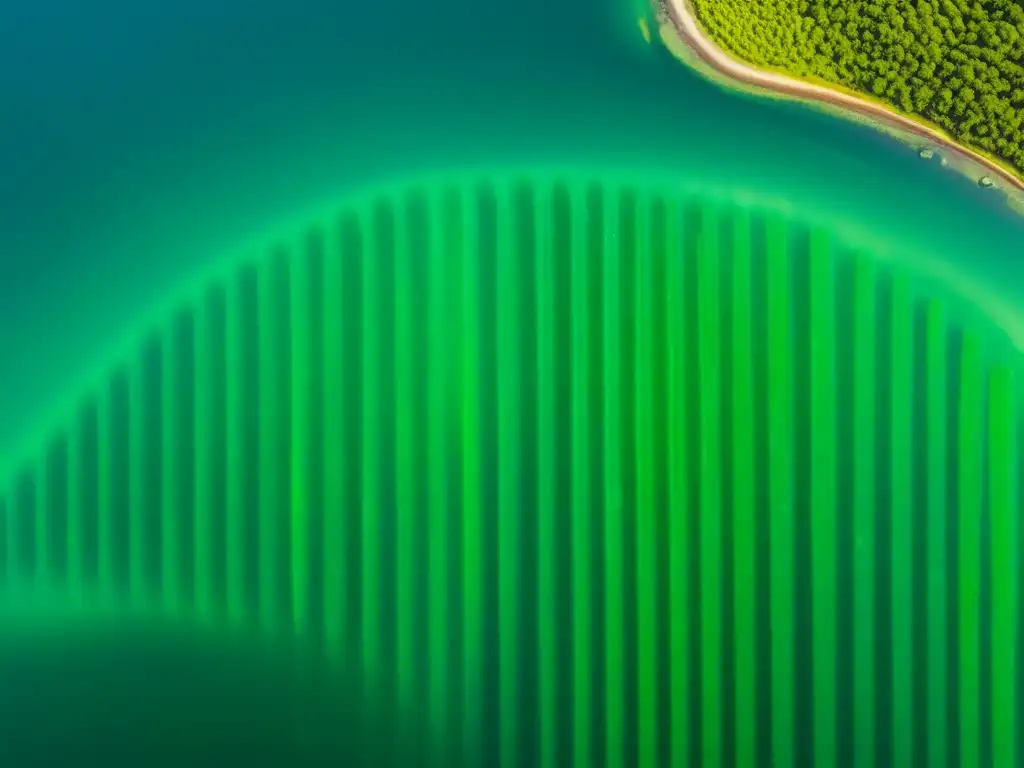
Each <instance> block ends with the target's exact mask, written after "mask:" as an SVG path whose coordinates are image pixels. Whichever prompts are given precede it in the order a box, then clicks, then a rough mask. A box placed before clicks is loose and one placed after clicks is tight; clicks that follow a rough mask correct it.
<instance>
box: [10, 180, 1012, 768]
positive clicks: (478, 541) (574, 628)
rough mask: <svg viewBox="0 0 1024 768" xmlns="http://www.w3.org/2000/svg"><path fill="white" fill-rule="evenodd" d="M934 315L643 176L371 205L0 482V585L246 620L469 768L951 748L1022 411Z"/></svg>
mask: <svg viewBox="0 0 1024 768" xmlns="http://www.w3.org/2000/svg"><path fill="white" fill-rule="evenodd" d="M974 309H975V310H976V311H973V312H972V311H970V310H969V308H968V309H966V310H965V309H964V301H963V300H962V298H960V297H958V296H956V295H955V293H954V291H953V290H952V288H951V287H949V286H946V287H943V286H942V285H941V284H939V283H938V282H936V281H935V280H932V279H930V278H928V277H927V276H923V275H920V274H918V273H917V272H915V271H914V270H913V269H911V268H909V267H908V266H907V265H905V264H902V263H901V262H900V261H898V260H896V259H880V258H877V255H876V254H873V253H870V252H866V251H864V250H862V249H860V248H858V247H857V244H855V243H850V242H846V241H844V240H843V238H841V237H838V236H836V235H835V234H833V233H830V232H829V231H828V230H826V229H822V228H820V227H817V226H815V224H814V223H813V222H802V221H800V220H797V219H793V218H790V217H787V216H784V215H783V214H781V213H779V212H778V211H775V210H773V209H771V208H770V207H767V206H760V205H757V204H754V203H747V202H740V201H737V200H733V199H729V198H725V197H723V198H718V199H712V198H710V197H707V196H701V195H699V194H695V193H692V192H689V191H686V190H681V189H678V188H675V187H673V186H672V185H669V184H666V185H661V186H659V185H656V184H649V183H632V182H630V181H629V179H628V178H626V179H623V178H619V177H616V176H613V175H607V176H602V175H600V174H597V175H595V176H594V177H592V178H591V177H588V178H582V177H577V176H573V175H563V176H546V175H542V174H534V175H530V176H524V177H521V178H519V177H508V178H480V179H466V180H462V181H458V180H454V181H447V182H444V183H442V182H437V183H434V182H429V181H423V182H418V183H416V184H412V185H409V186H402V187H395V188H388V189H381V190H377V191H376V192H374V193H373V194H370V195H367V196H365V197H363V198H359V199H352V200H349V201H347V202H344V203H343V204H341V205H339V206H338V207H337V208H336V209H335V210H334V211H332V212H330V213H329V214H328V215H324V216H317V217H312V218H311V220H310V221H309V222H308V223H307V225H306V226H304V227H303V228H301V230H300V231H299V232H298V233H297V234H295V236H293V237H284V238H281V239H279V240H276V241H274V242H268V243H266V245H265V247H262V248H259V249H257V250H256V251H254V252H252V253H250V254H247V257H246V258H243V259H240V260H233V261H231V262H230V263H229V264H228V265H227V267H226V268H225V269H222V270H221V271H219V272H218V273H216V274H215V275H213V276H212V277H211V278H210V279H209V280H204V281H203V282H202V283H201V284H200V285H198V286H197V287H196V290H195V291H194V292H193V293H192V294H191V295H189V296H186V297H182V298H181V300H180V301H179V302H176V303H175V304H174V305H173V311H170V312H168V313H167V314H166V316H163V317H160V318H157V320H156V322H155V323H154V324H153V326H152V330H149V331H147V332H146V333H144V334H142V335H141V336H140V338H139V343H138V345H137V347H135V348H133V349H131V350H130V351H129V352H127V353H126V354H125V355H124V357H123V358H122V359H119V360H117V361H115V363H114V364H112V365H111V366H109V369H108V370H104V374H103V376H102V377H101V380H100V382H99V383H98V385H97V387H96V388H95V389H94V390H92V391H90V392H84V393H81V394H82V398H81V399H80V400H78V401H76V404H75V407H74V408H73V409H72V412H71V413H70V414H69V415H68V417H67V419H65V421H64V422H62V423H60V424H58V425H57V426H56V428H54V429H53V430H47V431H45V433H44V434H43V439H42V440H41V441H40V442H39V443H38V445H37V446H35V447H34V448H32V447H30V448H28V449H26V454H25V455H24V457H23V459H24V460H23V462H22V463H21V464H19V465H17V466H13V467H9V468H8V469H9V470H11V473H10V478H11V479H10V483H9V485H8V486H7V490H6V492H5V494H4V495H3V496H2V497H0V521H2V525H0V574H2V582H0V584H2V594H3V595H4V596H5V598H6V599H7V600H8V602H10V601H15V602H18V603H23V602H26V601H27V602H29V603H31V601H32V599H33V595H37V594H42V593H43V592H45V593H46V594H47V595H54V594H56V595H58V596H61V597H62V599H65V600H67V601H68V602H70V603H71V604H74V605H77V606H79V607H84V608H85V611H86V613H88V612H89V611H91V610H92V609H93V607H95V609H96V610H97V611H100V610H101V609H102V611H103V612H105V614H106V615H108V616H114V617H121V618H118V619H117V620H118V621H127V620H128V618H129V617H132V616H135V615H147V616H153V615H156V616H159V617H162V620H163V621H166V622H170V623H171V624H174V625H176V626H180V627H205V629H204V630H203V631H205V632H213V633H214V634H216V633H217V632H223V633H224V634H225V636H227V635H228V634H230V632H231V630H234V631H236V632H237V631H240V632H241V636H242V637H245V638H252V642H253V643H255V642H256V638H274V639H276V640H281V639H286V640H287V642H286V643H285V644H286V645H288V646H294V648H298V649H300V651H301V654H302V655H303V656H304V657H306V658H308V659H319V660H321V661H322V662H323V663H325V664H327V665H330V666H332V668H337V669H342V670H356V671H357V672H358V677H359V679H360V686H363V687H364V689H365V690H366V691H368V692H369V693H368V694H367V695H373V692H377V693H380V692H388V694H389V695H390V694H392V693H393V694H394V698H395V701H396V702H397V704H396V706H397V707H398V709H399V710H400V711H401V712H404V713H406V714H409V715H410V716H412V717H413V718H414V719H416V720H418V721H420V722H422V723H424V724H427V725H426V727H429V729H430V733H431V734H432V737H433V738H435V739H437V741H438V742H439V743H445V744H448V745H454V746H455V747H456V748H457V749H458V750H459V752H460V753H461V754H462V755H463V756H464V757H465V759H466V760H467V762H478V763H480V764H483V765H501V766H509V767H511V766H517V765H523V766H527V765H531V766H532V765H538V766H543V767H544V768H556V767H557V766H567V765H576V766H579V767H580V768H582V766H589V765H641V766H657V765H665V766H667V765H673V766H679V765H692V766H718V765H729V764H732V761H734V760H736V761H737V762H739V761H741V760H742V764H743V765H750V764H757V765H769V764H774V765H785V766H788V765H815V766H830V765H835V764H837V763H836V760H837V759H838V756H840V755H842V756H844V758H843V759H846V756H849V755H853V754H857V755H859V756H860V757H861V758H863V759H866V760H868V761H869V762H871V761H875V762H876V764H877V765H912V764H923V762H922V761H925V760H926V759H927V757H928V756H929V755H934V754H948V755H950V756H952V755H954V754H959V755H960V762H959V764H960V765H961V766H963V768H970V767H972V766H984V765H991V764H992V755H993V754H995V753H1001V752H1000V750H1004V749H1005V748H1006V743H1007V740H1010V741H1011V742H1012V740H1013V739H1014V738H1015V737H1014V735H1013V734H1014V732H1015V731H1017V730H1019V727H1020V723H1021V707H1020V698H1019V695H1020V692H1019V690H1018V689H1019V687H1020V684H1019V679H1020V677H1021V672H1020V670H1021V667H1020V659H1021V655H1020V650H1021V649H1020V637H1021V633H1020V632H1019V621H1020V616H1019V614H1018V601H1019V599H1020V595H1021V585H1020V579H1021V577H1020V570H1019V568H1018V565H1017V563H1018V560H1017V558H1018V557H1019V552H1020V550H1021V536H1022V533H1024V527H1022V526H1021V525H1020V515H1021V509H1022V496H1021V491H1020V489H1019V486H1018V482H1017V478H1018V476H1019V473H1020V470H1021V462H1022V459H1021V452H1020V450H1019V446H1020V445H1021V438H1022V430H1024V421H1022V417H1021V415H1022V413H1024V409H1022V408H1021V388H1020V385H1019V381H1020V379H1019V376H1018V373H1019V371H1018V369H1019V368H1020V352H1019V351H1018V350H1017V349H1016V348H1015V347H1014V346H1013V345H1012V344H1011V343H1010V342H1009V340H1008V339H1007V335H1006V333H1005V332H1004V331H1003V330H1002V329H1000V328H999V326H998V325H997V324H996V322H995V321H993V320H991V319H988V318H987V315H986V312H985V308H984V307H980V308H979V307H975V308H974ZM149 327H150V326H147V328H149ZM197 631H199V630H197ZM339 749H341V750H342V753H343V748H341V747H339ZM342 753H339V755H340V756H339V757H338V759H344V755H343V754H342ZM772 760H774V761H775V762H774V763H773V762H772Z"/></svg>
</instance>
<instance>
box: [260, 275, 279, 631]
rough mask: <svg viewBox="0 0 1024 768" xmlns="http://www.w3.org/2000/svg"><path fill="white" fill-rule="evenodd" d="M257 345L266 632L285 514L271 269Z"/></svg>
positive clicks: (272, 618) (263, 280)
mask: <svg viewBox="0 0 1024 768" xmlns="http://www.w3.org/2000/svg"><path fill="white" fill-rule="evenodd" d="M257 280H258V284H257V291H258V297H259V298H258V306H259V318H258V320H257V322H258V324H259V325H258V333H259V338H258V344H259V384H258V390H259V432H260V436H259V467H260V469H259V618H260V625H261V627H262V629H263V631H264V632H266V633H271V632H274V631H275V630H276V629H277V623H278V616H277V610H278V605H277V564H278V560H279V559H280V558H279V557H278V554H277V538H278V529H277V525H278V519H277V518H278V515H279V514H280V512H281V510H280V507H281V471H280V469H281V467H280V461H281V459H282V458H283V457H281V456H279V453H278V449H279V446H280V443H281V417H280V408H281V402H280V391H279V390H280V387H279V386H278V369H279V367H280V365H281V359H280V358H281V355H280V350H279V345H278V340H277V338H276V334H277V331H278V328H277V323H278V317H277V309H278V295H277V289H276V286H275V284H276V281H275V276H274V272H273V264H272V263H270V262H268V263H266V264H264V265H263V266H262V268H261V269H260V271H259V275H258V278H257Z"/></svg>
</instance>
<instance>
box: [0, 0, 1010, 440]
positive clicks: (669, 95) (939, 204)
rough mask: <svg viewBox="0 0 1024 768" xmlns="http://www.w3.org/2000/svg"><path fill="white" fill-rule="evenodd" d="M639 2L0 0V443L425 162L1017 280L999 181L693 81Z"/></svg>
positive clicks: (810, 114) (793, 109) (828, 120)
mask: <svg viewBox="0 0 1024 768" xmlns="http://www.w3.org/2000/svg"><path fill="white" fill-rule="evenodd" d="M634 2H635V0H599V2H597V3H595V2H592V0H516V2H515V3H509V4H506V5H504V6H503V5H502V4H495V3H471V2H469V0H432V2H429V3H424V2H415V1H414V0H394V2H391V3H387V4H383V3H376V2H374V3H371V2H365V0H363V1H360V2H353V1H352V0H340V1H339V0H333V1H331V2H328V1H327V0H246V2H242V1H241V0H219V1H218V0H174V2H169V1H168V0H149V1H148V2H145V3H129V2H125V0H94V1H93V2H91V3H81V2H74V3H73V2H69V1H68V0H61V1H59V2H54V1H53V0H50V1H49V2H47V1H45V0H7V1H6V2H4V3H3V4H0V126H2V128H0V130H2V131H3V139H4V140H3V142H2V144H0V361H3V363H2V366H3V367H2V369H0V374H2V375H0V424H2V425H3V429H2V430H0V454H6V453H7V452H8V451H9V450H10V449H11V447H12V446H15V445H17V443H18V442H19V441H20V440H22V439H23V437H24V436H25V434H26V432H27V431H29V429H30V428H31V427H32V426H33V425H34V424H35V423H36V422H39V421H40V419H42V418H44V417H45V415H46V413H47V412H48V411H49V410H52V409H53V407H54V404H55V403H56V402H57V401H58V400H59V398H60V395H61V392H62V390H63V389H65V388H66V387H68V386H70V385H69V382H74V381H77V380H78V378H79V377H80V376H81V375H83V374H84V373H85V372H86V371H87V370H88V367H89V365H90V362H91V361H93V360H95V359H96V358H97V356H98V355H100V354H101V353H102V351H103V350H104V349H106V348H107V347H109V346H110V345H111V344H112V343H114V342H116V341H117V339H118V338H119V337H120V336H122V335H123V334H124V333H126V332H127V331H128V330H130V329H132V328H133V327H135V325H136V320H137V318H139V317H140V316H142V315H144V314H145V313H146V312H147V311H148V308H149V307H151V306H152V305H153V304H154V303H155V302H157V301H158V300H159V299H160V298H161V297H163V296H165V295H167V293H168V291H170V290H172V289H173V288H174V286H176V285H177V284H178V283H180V282H182V281H183V280H187V279H188V277H189V275H192V274H195V272H196V271H197V270H199V269H201V268H202V267H203V265H204V264H207V263H209V262H210V261H211V260H214V259H216V258H218V257H219V256H220V255H221V254H223V253H225V252H227V251H230V250H232V249H233V248H235V247H237V246H238V245H239V244H242V243H245V242H246V241H247V240H249V239H250V238H251V237H253V236H254V235H258V234H259V233H261V232H264V231H267V230H268V229H273V228H274V226H275V225H276V224H277V223H279V222H286V221H289V220H292V219H294V218H296V217H301V216H302V214H303V212H304V211H309V210H312V209H315V208H317V207H320V206H322V205H323V204H324V203H325V202H326V201H329V200H331V199H334V198H338V197H342V196H344V194H345V193H346V192H347V191H349V190H352V189H356V188H359V187H360V186H363V185H365V184H368V183H376V182H380V181H385V180H388V179H395V180H401V179H402V178H403V177H408V176H411V175H415V174H417V173H421V172H429V171H439V170H444V169H446V168H451V167H457V168H481V169H485V168H487V167H493V166H509V165H512V166H522V167H524V168H529V167H531V166H536V165H538V164H543V165H574V166H579V165H593V166H596V167H602V166H605V165H615V166H619V167H631V166H636V167H643V168H649V169H658V170H660V171H661V172H663V173H665V174H666V175H670V176H673V177H674V176H678V177H679V178H680V179H683V180H686V181H688V182H690V183H697V184H702V185H710V186H715V187H722V188H729V189H738V190H743V191H747V192H750V193H755V194H757V195H758V196H762V197H765V198H769V199H771V200H773V201H778V202H779V203H780V204H782V205H788V206H793V207H795V208H797V209H801V210H803V211H804V212H805V213H806V214H807V215H809V216H813V217H818V218H822V219H825V220H827V221H829V222H830V223H833V224H836V225H838V226H841V227H842V228H844V229H845V230H849V231H852V232H857V233H862V234H865V235H866V236H870V237H871V238H873V239H875V240H877V241H879V242H883V243H884V244H886V246H887V247H890V248H892V249H893V250H894V251H897V252H902V251H904V250H915V251H921V252H923V253H927V254H933V255H935V256H937V257H940V258H941V259H943V260H946V261H947V262H949V263H951V264H954V265H958V267H963V268H964V269H967V270H968V271H970V272H972V274H975V275H977V276H978V277H979V279H981V280H983V281H985V282H987V283H989V284H1000V283H1001V284H1002V285H1003V286H1004V290H1008V289H1006V288H1005V286H1008V285H1011V283H1012V280H1013V278H1015V277H1018V276H1020V274H1021V272H1022V271H1024V269H1022V267H1021V263H1020V257H1019V256H1018V255H1017V249H1016V247H1015V244H1016V243H1018V242H1021V240H1020V238H1021V236H1022V235H1024V218H1021V217H1019V216H1017V215H1016V214H1011V213H1010V212H1009V210H1008V209H1007V208H1006V207H1005V205H1003V204H1002V203H1001V202H1000V201H999V198H998V195H996V194H994V193H992V192H986V191H983V190H979V189H978V188H977V187H976V185H974V184H972V183H971V182H970V181H969V180H967V179H964V178H963V177H958V176H956V175H954V174H952V173H950V172H946V171H942V170H941V169H940V168H939V166H938V164H937V163H934V162H933V163H924V162H922V161H921V160H919V159H918V158H917V157H916V156H915V155H914V154H913V153H912V152H910V151H908V149H907V148H906V147H902V146H900V145H898V144H896V143H895V142H893V141H891V140H890V139H888V138H886V137H884V136H881V135H878V134H875V133H873V132H872V131H871V130H869V129H867V128H863V127H860V126H856V125H852V124H848V123H845V122H843V121H840V120H837V119H834V118H832V117H828V116H824V115H821V114H819V113H817V112H815V111H813V110H811V109H808V108H806V107H802V106H799V105H792V104H781V103H776V102H771V101H765V100H760V99H753V98H749V97H745V96H739V95H736V94H733V93H728V92H726V91H724V90H722V89H720V88H718V87H715V86H713V85H711V84H709V83H708V82H706V81H704V80H702V79H701V78H700V77H698V76H696V75H694V74H692V73H691V72H689V71H687V70H686V69H685V68H684V67H683V66H682V65H681V64H680V63H679V62H677V61H676V60H675V59H673V58H672V57H671V56H670V55H669V54H668V53H667V51H665V50H664V49H662V48H658V47H648V46H646V45H645V44H644V43H643V41H642V39H641V37H640V34H639V32H638V31H637V29H636V27H635V14H634V9H633V7H632V6H631V5H630V4H631V3H634ZM1022 282H1024V281H1022Z"/></svg>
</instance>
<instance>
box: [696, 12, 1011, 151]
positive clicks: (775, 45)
mask: <svg viewBox="0 0 1024 768" xmlns="http://www.w3.org/2000/svg"><path fill="white" fill-rule="evenodd" d="M691 1H692V2H693V4H694V6H695V8H696V11H697V17H698V19H699V20H700V22H701V24H702V26H703V27H704V28H705V30H707V32H708V34H709V35H710V36H711V38H712V39H713V40H715V41H716V42H717V43H719V44H720V45H721V46H722V47H723V48H725V49H726V50H728V51H731V52H732V53H734V54H736V55H737V56H739V57H741V58H743V59H745V60H746V61H748V62H750V63H752V64H757V65H762V66H770V67H776V68H781V69H784V70H786V71H787V72H791V73H793V74H795V75H801V76H808V75H810V76H816V77H819V78H821V79H823V80H826V81H828V82H832V83H837V84H840V85H843V86H846V87H848V88H851V89H854V90H857V91H861V92H863V93H867V94H872V95H874V96H876V97H878V98H881V99H884V100H885V101H887V102H889V103H890V104H892V105H893V106H895V107H897V108H898V109H900V110H902V111H903V112H907V113H910V114H914V115H919V116H921V117H923V118H925V119H926V120H928V121H930V122H932V123H935V124H936V125H939V126H941V127H942V128H945V129H946V130H947V131H948V132H949V133H951V134H952V135H953V136H955V137H957V139H958V140H960V141H961V142H962V143H964V144H966V145H969V146H973V147H975V148H980V149H982V150H984V151H986V152H988V153H989V154H992V155H995V156H996V157H999V158H1002V159H1004V160H1006V161H1008V162H1009V163H1010V164H1012V165H1013V166H1015V167H1016V168H1017V169H1020V170H1024V132H1022V131H1021V123H1022V122H1024V66H1022V64H1024V11H1022V10H1021V8H1020V6H1018V5H1017V4H1016V2H1014V0H691Z"/></svg>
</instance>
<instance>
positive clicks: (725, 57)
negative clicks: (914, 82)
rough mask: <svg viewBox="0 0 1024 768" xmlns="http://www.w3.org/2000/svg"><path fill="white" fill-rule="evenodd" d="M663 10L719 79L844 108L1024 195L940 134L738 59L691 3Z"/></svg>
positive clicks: (663, 1)
mask: <svg viewBox="0 0 1024 768" xmlns="http://www.w3.org/2000/svg"><path fill="white" fill-rule="evenodd" d="M660 5H661V7H662V8H663V10H664V12H665V14H666V15H667V17H668V21H669V22H670V24H671V26H672V27H673V28H674V31H675V33H676V35H677V36H678V37H679V40H680V41H681V42H682V43H683V44H684V45H685V46H686V47H687V48H688V49H689V50H690V51H691V52H692V53H693V54H694V55H696V56H697V57H698V58H699V59H700V60H701V61H702V62H703V63H705V64H707V65H708V66H710V67H711V68H712V69H714V70H715V71H716V72H717V73H719V74H722V75H725V76H727V77H729V78H731V79H733V80H736V81H739V82H741V83H743V84H745V85H748V86H754V87H756V88H763V89H765V90H768V91H771V92H774V93H780V94H784V95H787V96H790V97H796V98H803V99H808V100H812V101H816V102H822V103H825V104H829V105H832V106H835V107H841V108H843V109H844V110H849V111H850V112H853V113H855V114H857V115H859V116H861V117H866V118H869V119H871V120H874V121H878V122H879V123H882V124H883V125H885V126H886V127H889V128H896V129H899V130H900V131H902V132H904V133H908V134H911V135H912V136H913V137H915V138H918V139H921V140H923V141H926V142H930V143H932V144H935V145H936V146H937V147H938V148H939V149H940V150H941V151H943V152H945V153H946V155H948V156H949V160H951V161H960V162H959V163H955V164H957V165H960V166H962V165H963V163H964V161H967V162H968V163H970V164H974V165H976V166H980V167H981V168H983V169H984V172H986V173H987V174H988V175H990V177H991V178H992V180H993V181H996V182H1002V183H1003V184H1005V185H1006V186H1007V187H1009V188H1011V189H1014V190H1018V191H1020V192H1024V179H1021V178H1019V177H1018V176H1016V175H1015V174H1013V173H1011V172H1010V171H1009V170H1007V169H1006V168H1003V167H1002V166H1001V165H999V164H998V163H995V162H993V161H992V160H990V159H989V158H987V157H985V156H984V155H982V154H980V153H978V152H975V151H974V150H972V149H969V148H968V147H964V146H962V145H960V144H957V143H956V142H954V141H953V140H952V139H950V138H949V137H948V136H946V135H945V134H943V133H941V132H939V131H937V130H932V129H930V128H928V127H927V126H924V125H922V124H920V123H918V122H916V121H914V120H911V119H910V118H907V117H904V116H903V115H900V114H899V113H897V112H894V111H892V110H889V109H886V108H884V107H881V106H879V105H876V104H873V103H871V102H870V101H866V100H862V99H858V98H857V97H855V96H851V95H850V94H847V93H844V92H842V91H835V90H832V89H830V88H826V87H824V86H821V85H817V84H815V83H808V82H803V81H801V80H797V79H796V78H792V77H786V76H785V75H780V74H777V73H775V72H769V71H765V70H760V69H757V68H755V67H752V66H749V65H747V64H744V63H743V62H741V61H739V60H738V59H735V58H733V57H732V56H731V55H730V54H728V53H726V52H725V51H723V50H722V49H721V48H719V47H718V46H717V45H716V44H715V43H713V42H712V41H711V40H710V39H709V38H708V37H707V35H705V33H704V31H703V30H702V29H701V27H700V24H699V23H698V22H697V20H696V18H695V17H694V14H693V10H692V8H691V7H690V4H689V2H687V0H660ZM975 180H977V179H975Z"/></svg>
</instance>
